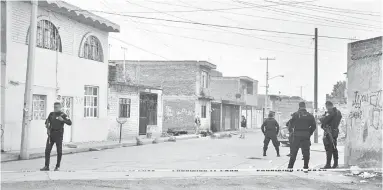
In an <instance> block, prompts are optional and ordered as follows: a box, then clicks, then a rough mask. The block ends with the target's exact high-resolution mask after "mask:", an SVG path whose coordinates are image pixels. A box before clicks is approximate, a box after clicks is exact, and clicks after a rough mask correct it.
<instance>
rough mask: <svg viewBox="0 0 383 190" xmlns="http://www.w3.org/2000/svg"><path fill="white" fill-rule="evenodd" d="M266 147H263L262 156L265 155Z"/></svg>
mask: <svg viewBox="0 0 383 190" xmlns="http://www.w3.org/2000/svg"><path fill="white" fill-rule="evenodd" d="M266 151H267V148H265V147H263V156H266Z"/></svg>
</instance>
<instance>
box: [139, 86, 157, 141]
mask: <svg viewBox="0 0 383 190" xmlns="http://www.w3.org/2000/svg"><path fill="white" fill-rule="evenodd" d="M157 101H158V95H157V94H153V93H140V121H139V135H146V133H147V128H148V125H157Z"/></svg>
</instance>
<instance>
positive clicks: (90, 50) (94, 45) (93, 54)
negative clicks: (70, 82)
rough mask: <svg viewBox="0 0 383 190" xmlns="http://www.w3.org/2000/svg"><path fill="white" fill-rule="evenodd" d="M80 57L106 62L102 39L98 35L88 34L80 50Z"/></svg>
mask: <svg viewBox="0 0 383 190" xmlns="http://www.w3.org/2000/svg"><path fill="white" fill-rule="evenodd" d="M80 57H83V58H85V59H90V60H94V61H99V62H104V55H103V51H102V46H101V42H100V40H98V38H97V37H96V36H92V35H90V36H87V37H86V39H85V41H84V42H83V46H82V49H81V50H80Z"/></svg>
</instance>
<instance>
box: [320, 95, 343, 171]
mask: <svg viewBox="0 0 383 190" xmlns="http://www.w3.org/2000/svg"><path fill="white" fill-rule="evenodd" d="M326 108H327V112H326V113H325V116H324V117H322V118H321V119H320V121H321V124H322V125H321V128H322V129H323V130H324V134H323V145H324V147H325V150H326V158H327V159H326V165H325V166H324V167H323V168H325V169H328V168H331V158H332V156H334V165H333V166H332V168H337V167H338V159H339V156H338V149H337V139H338V134H339V124H340V122H341V120H342V113H341V112H340V111H339V110H338V109H336V107H334V105H333V103H332V102H330V101H327V102H326Z"/></svg>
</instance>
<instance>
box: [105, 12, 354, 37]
mask: <svg viewBox="0 0 383 190" xmlns="http://www.w3.org/2000/svg"><path fill="white" fill-rule="evenodd" d="M109 14H113V15H119V16H126V17H131V18H138V19H146V20H159V21H165V22H174V23H183V24H193V25H201V26H214V27H220V28H231V29H238V30H247V31H260V32H271V33H278V34H290V35H298V36H310V37H313V35H312V34H303V33H295V32H282V31H275V30H265V29H257V28H244V27H235V26H227V25H219V24H207V23H201V22H188V21H180V20H171V19H162V18H154V17H143V16H135V15H126V14H114V13H109ZM319 37H323V38H332V39H341V40H358V39H351V38H343V37H335V36H319Z"/></svg>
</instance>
